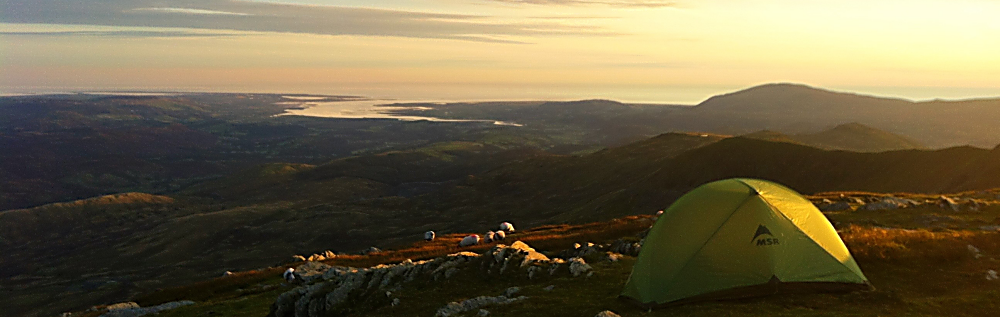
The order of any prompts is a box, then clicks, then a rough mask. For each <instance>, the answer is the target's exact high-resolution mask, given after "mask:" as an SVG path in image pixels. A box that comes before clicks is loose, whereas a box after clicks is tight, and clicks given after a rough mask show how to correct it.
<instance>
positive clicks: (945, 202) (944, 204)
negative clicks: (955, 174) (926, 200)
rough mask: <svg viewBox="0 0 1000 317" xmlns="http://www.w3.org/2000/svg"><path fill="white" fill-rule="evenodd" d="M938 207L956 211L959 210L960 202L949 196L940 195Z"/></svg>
mask: <svg viewBox="0 0 1000 317" xmlns="http://www.w3.org/2000/svg"><path fill="white" fill-rule="evenodd" d="M938 207H941V208H942V209H948V210H951V211H954V212H958V211H959V206H958V203H956V202H955V200H954V199H951V198H950V197H948V196H941V197H938Z"/></svg>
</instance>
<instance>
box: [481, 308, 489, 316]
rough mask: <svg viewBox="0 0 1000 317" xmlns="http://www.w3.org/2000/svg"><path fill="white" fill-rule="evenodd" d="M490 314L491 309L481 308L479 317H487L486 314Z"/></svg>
mask: <svg viewBox="0 0 1000 317" xmlns="http://www.w3.org/2000/svg"><path fill="white" fill-rule="evenodd" d="M489 315H490V311H488V310H485V309H480V310H479V317H486V316H489Z"/></svg>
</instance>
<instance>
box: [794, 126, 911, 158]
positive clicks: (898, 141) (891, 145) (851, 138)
mask: <svg viewBox="0 0 1000 317" xmlns="http://www.w3.org/2000/svg"><path fill="white" fill-rule="evenodd" d="M795 139H797V140H801V141H802V143H804V144H808V145H811V146H814V147H818V148H823V149H830V150H845V151H855V152H885V151H898V150H912V149H922V148H924V146H923V145H921V144H920V143H918V142H916V141H913V140H910V139H909V138H906V137H903V136H900V135H898V134H894V133H889V132H885V131H882V130H878V129H875V128H872V127H868V126H865V125H863V124H860V123H846V124H842V125H838V126H836V127H834V128H832V129H830V130H826V131H821V132H818V133H814V134H802V135H797V136H796V137H795Z"/></svg>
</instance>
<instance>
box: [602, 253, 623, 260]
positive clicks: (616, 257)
mask: <svg viewBox="0 0 1000 317" xmlns="http://www.w3.org/2000/svg"><path fill="white" fill-rule="evenodd" d="M621 258H622V255H621V254H618V253H614V252H606V253H605V254H604V260H605V261H608V262H612V263H614V262H618V260H621Z"/></svg>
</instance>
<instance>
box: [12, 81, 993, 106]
mask: <svg viewBox="0 0 1000 317" xmlns="http://www.w3.org/2000/svg"><path fill="white" fill-rule="evenodd" d="M763 84H768V83H761V85H763ZM794 84H804V83H794ZM804 85H808V84H804ZM754 86H757V85H751V86H734V87H713V86H708V87H610V88H609V87H561V86H560V87H537V86H536V87H524V86H497V85H494V86H488V87H482V86H472V87H469V86H462V85H441V86H436V87H432V88H433V89H428V86H426V85H415V86H391V87H384V88H380V87H365V88H340V89H338V88H315V89H301V88H299V89H294V88H291V87H289V88H288V89H280V88H275V89H268V90H254V89H240V88H238V87H234V88H217V89H206V88H200V89H199V88H198V87H165V88H121V87H119V88H113V87H69V88H29V89H26V88H7V87H0V96H18V95H44V94H62V93H129V92H136V93H267V94H310V95H330V96H359V97H365V98H371V99H383V100H410V101H414V100H419V101H427V102H479V101H541V100H544V101H572V100H586V99H607V100H614V101H619V102H626V103H649V104H672V105H696V104H698V103H701V102H702V101H704V100H706V99H708V98H711V97H713V96H717V95H721V94H726V93H731V92H735V91H739V90H743V89H747V88H751V87H754ZM809 86H812V87H814V88H818V89H824V90H831V91H835V92H845V93H856V94H861V95H868V96H875V97H882V98H899V99H905V100H910V101H915V102H921V101H930V100H936V99H940V100H969V99H993V98H1000V88H939V87H823V86H815V85H809Z"/></svg>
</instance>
